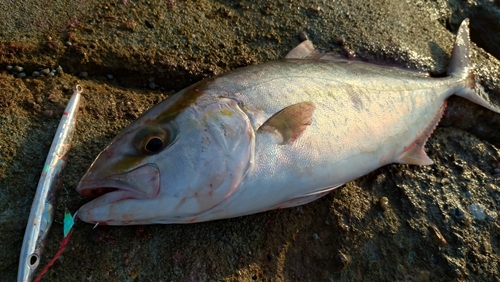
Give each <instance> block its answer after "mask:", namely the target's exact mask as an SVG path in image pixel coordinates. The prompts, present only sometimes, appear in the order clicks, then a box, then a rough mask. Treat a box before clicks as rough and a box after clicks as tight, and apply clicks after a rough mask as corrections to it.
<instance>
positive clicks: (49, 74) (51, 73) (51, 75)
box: [47, 72, 56, 77]
mask: <svg viewBox="0 0 500 282" xmlns="http://www.w3.org/2000/svg"><path fill="white" fill-rule="evenodd" d="M54 75H56V74H55V73H54V72H49V73H48V74H47V77H54Z"/></svg>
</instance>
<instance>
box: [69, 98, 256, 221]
mask: <svg viewBox="0 0 500 282" xmlns="http://www.w3.org/2000/svg"><path fill="white" fill-rule="evenodd" d="M176 96H177V97H176ZM176 96H174V97H172V98H173V101H170V99H167V100H166V101H164V102H162V103H160V104H159V105H157V106H155V107H153V108H152V109H151V110H150V111H148V112H147V113H146V114H144V115H143V116H141V117H140V118H139V119H138V120H136V121H135V122H134V123H133V124H131V125H130V126H129V127H128V128H126V129H124V130H123V131H122V132H121V133H120V134H118V135H117V136H116V137H115V139H113V141H112V142H111V144H110V145H109V146H108V147H106V148H105V149H104V150H103V151H102V152H101V153H100V154H99V155H98V157H97V158H96V160H95V161H94V162H93V164H92V165H91V166H90V168H89V170H88V171H87V173H86V174H85V175H84V177H83V178H82V180H81V181H80V183H79V184H78V186H77V188H76V189H77V191H78V192H79V193H80V194H81V195H83V196H88V197H92V198H96V199H94V200H92V201H90V202H89V203H87V204H85V205H84V206H82V207H81V208H80V209H79V211H78V216H79V217H80V218H81V219H82V220H83V221H86V222H89V223H99V224H106V225H131V224H153V223H189V222H197V221H205V220H211V219H215V218H217V212H220V210H221V209H222V207H223V204H222V203H223V202H224V201H226V200H227V199H228V198H230V196H231V195H232V194H234V193H235V192H237V190H238V187H239V186H240V184H241V182H242V180H243V178H244V177H245V175H246V174H247V173H248V172H249V171H251V168H252V166H253V158H254V146H255V145H254V144H255V140H254V139H255V137H254V131H253V128H252V126H251V124H250V121H249V119H248V117H247V115H246V114H245V113H244V112H243V111H242V109H241V108H240V106H239V104H238V102H237V101H235V100H233V99H227V98H217V99H215V98H214V99H202V98H199V99H197V100H196V103H194V102H193V103H190V105H189V106H187V105H184V106H182V107H180V106H179V99H180V100H182V99H183V98H182V93H181V95H180V96H181V98H179V95H176ZM179 108H180V109H179ZM216 207H218V208H216Z"/></svg>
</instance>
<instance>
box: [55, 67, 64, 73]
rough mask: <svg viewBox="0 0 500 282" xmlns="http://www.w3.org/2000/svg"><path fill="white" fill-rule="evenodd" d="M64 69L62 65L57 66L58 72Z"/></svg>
mask: <svg viewBox="0 0 500 282" xmlns="http://www.w3.org/2000/svg"><path fill="white" fill-rule="evenodd" d="M62 70H63V68H62V67H61V66H60V65H59V66H57V68H56V72H58V73H60V72H62Z"/></svg>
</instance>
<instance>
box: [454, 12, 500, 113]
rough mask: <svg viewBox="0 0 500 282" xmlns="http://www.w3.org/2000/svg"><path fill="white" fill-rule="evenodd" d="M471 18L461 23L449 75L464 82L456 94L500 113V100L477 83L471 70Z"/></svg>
mask: <svg viewBox="0 0 500 282" xmlns="http://www.w3.org/2000/svg"><path fill="white" fill-rule="evenodd" d="M471 66H472V63H471V58H470V39H469V19H465V20H463V21H462V23H461V24H460V27H459V29H458V32H457V38H456V39H455V45H454V46H453V51H452V53H451V61H450V65H449V68H448V75H449V76H453V77H458V78H461V79H462V84H461V86H460V87H458V88H457V90H456V91H455V95H458V96H460V97H463V98H465V99H467V100H469V101H472V102H474V103H476V104H478V105H481V106H483V107H485V108H487V109H489V110H492V111H494V112H497V113H500V101H496V102H495V101H492V100H491V99H490V96H489V95H488V93H486V91H485V90H484V88H483V87H482V86H481V85H479V84H477V83H476V80H475V78H474V73H472V71H471Z"/></svg>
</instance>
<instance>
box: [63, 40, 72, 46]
mask: <svg viewBox="0 0 500 282" xmlns="http://www.w3.org/2000/svg"><path fill="white" fill-rule="evenodd" d="M71 45H72V44H71V42H69V41H66V42H64V46H68V47H69V46H71Z"/></svg>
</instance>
